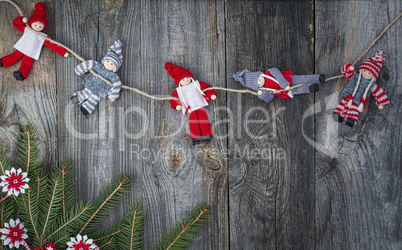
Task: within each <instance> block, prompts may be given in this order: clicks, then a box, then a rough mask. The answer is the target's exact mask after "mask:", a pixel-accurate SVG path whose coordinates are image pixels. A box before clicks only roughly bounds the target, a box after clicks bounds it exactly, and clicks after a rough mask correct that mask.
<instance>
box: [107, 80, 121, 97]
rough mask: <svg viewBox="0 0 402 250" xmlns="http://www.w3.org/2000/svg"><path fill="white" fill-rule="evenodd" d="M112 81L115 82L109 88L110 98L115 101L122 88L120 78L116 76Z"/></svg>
mask: <svg viewBox="0 0 402 250" xmlns="http://www.w3.org/2000/svg"><path fill="white" fill-rule="evenodd" d="M112 83H113V86H112V88H111V89H110V90H109V94H108V98H109V99H111V100H113V101H114V100H116V99H117V98H119V95H120V90H121V81H120V78H119V77H116V78H115V79H114V81H113V82H112Z"/></svg>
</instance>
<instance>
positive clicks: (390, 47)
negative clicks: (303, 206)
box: [314, 0, 402, 249]
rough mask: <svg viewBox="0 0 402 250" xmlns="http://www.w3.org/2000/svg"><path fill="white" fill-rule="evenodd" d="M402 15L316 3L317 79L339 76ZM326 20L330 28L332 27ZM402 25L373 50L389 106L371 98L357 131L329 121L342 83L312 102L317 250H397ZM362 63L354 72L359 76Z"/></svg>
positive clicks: (398, 7) (389, 5)
mask: <svg viewBox="0 0 402 250" xmlns="http://www.w3.org/2000/svg"><path fill="white" fill-rule="evenodd" d="M401 11H402V1H392V0H391V1H381V2H379V1H364V2H363V1H336V2H329V1H322V2H321V1H320V2H318V4H317V6H316V15H317V17H316V36H315V39H316V43H315V48H316V52H315V55H316V64H315V65H316V68H315V69H316V71H326V72H328V74H331V75H337V74H339V73H340V67H341V66H342V64H343V63H346V62H351V63H353V62H354V61H355V60H356V59H357V58H358V57H359V56H360V54H361V53H363V51H364V50H365V49H366V48H367V47H368V45H369V44H370V43H371V41H372V40H373V39H374V38H375V37H376V36H378V35H379V33H380V32H381V31H382V29H383V27H385V26H386V25H387V24H388V23H390V22H391V21H392V20H393V19H394V18H395V17H396V16H397V15H398V14H399V13H400V12H401ZM329 20H330V21H329ZM401 28H402V25H401V20H400V21H399V22H398V23H396V24H395V25H394V26H392V27H391V28H390V29H389V30H388V31H387V33H386V34H385V35H384V36H383V37H382V38H381V40H379V41H378V42H377V44H376V45H375V46H374V47H373V48H372V49H370V51H369V52H368V53H367V54H366V56H369V57H372V56H374V55H375V52H376V51H379V50H383V52H384V54H385V55H386V60H385V61H384V65H383V67H382V70H381V73H380V76H379V78H378V80H377V84H378V85H379V86H381V87H382V88H383V89H384V90H385V92H386V93H387V95H388V97H389V99H390V101H391V104H390V105H388V106H386V107H385V108H384V109H383V110H379V109H378V108H377V105H376V104H375V98H374V97H371V98H370V101H369V104H368V111H367V112H364V113H362V114H361V115H360V118H359V120H360V121H361V122H360V124H358V125H357V126H355V127H354V128H352V129H351V128H349V127H347V126H345V124H338V123H337V122H335V121H334V117H333V115H332V112H333V110H334V108H335V106H336V105H337V104H338V103H339V102H340V97H339V92H340V91H341V90H342V89H343V87H344V86H345V85H346V83H347V81H346V80H345V79H342V80H339V81H333V82H330V83H328V84H327V85H326V86H325V88H322V89H321V91H320V92H319V93H318V94H317V95H316V101H317V105H316V110H315V112H314V113H315V117H316V134H315V135H316V165H315V169H316V207H315V224H316V233H315V239H316V247H317V248H321V249H325V248H335V249H339V248H350V249H356V248H364V249H401V248H402V243H401V232H400V226H401V222H402V220H401V143H402V135H401V128H400V126H401V123H402V119H401V117H402V109H401V93H402V85H401V84H400V83H401V81H400V77H401V74H400V72H401V71H402V66H401V64H400V63H399V62H398V60H400V59H401V57H402V55H401V38H402V31H401ZM365 59H366V57H364V58H363V59H362V60H360V61H359V62H358V63H357V64H356V68H358V67H359V66H360V64H361V62H362V61H363V60H365Z"/></svg>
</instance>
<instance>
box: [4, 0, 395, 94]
mask: <svg viewBox="0 0 402 250" xmlns="http://www.w3.org/2000/svg"><path fill="white" fill-rule="evenodd" d="M0 2H7V3H10V4H11V5H12V6H14V7H15V9H16V10H17V11H18V13H19V14H20V16H25V15H24V13H23V12H22V10H21V9H20V7H19V6H18V5H17V4H16V3H14V2H13V1H11V0H0ZM401 16H402V12H401V13H399V15H398V16H397V17H396V18H395V19H394V20H393V21H392V22H391V23H389V24H388V25H387V26H386V27H385V28H384V30H383V31H382V32H381V33H380V35H378V36H377V37H376V38H375V39H374V40H373V41H372V42H371V43H370V45H369V47H368V48H367V49H366V50H365V51H364V52H363V53H362V54H361V55H360V56H359V58H357V59H356V61H354V62H353V65H355V64H356V63H357V62H358V61H359V60H360V59H361V58H362V57H363V56H364V55H365V54H366V53H367V52H368V51H369V50H370V49H371V48H372V47H373V46H374V44H375V43H376V42H377V41H378V40H379V39H380V38H381V37H382V36H383V35H384V33H385V32H386V31H387V30H388V29H389V28H390V27H391V26H392V25H393V24H394V23H396V21H397V20H398V19H399V18H400V17H401ZM25 25H26V27H27V28H28V29H30V30H31V31H32V32H34V33H36V34H38V35H39V36H41V37H42V38H44V39H46V40H48V41H51V42H52V43H54V44H56V45H58V46H60V47H63V48H65V49H66V50H67V51H68V52H70V53H71V54H72V55H73V56H75V57H76V58H77V59H78V60H80V61H81V62H84V61H85V59H84V58H83V57H82V56H81V55H79V54H78V53H76V52H75V51H73V50H72V49H70V48H69V47H67V46H65V45H64V44H62V43H59V42H57V41H55V40H52V39H50V38H48V37H46V36H44V35H42V34H40V33H39V32H37V31H35V30H33V29H32V28H31V27H29V25H28V24H27V23H26V24H25ZM89 72H91V73H92V74H93V75H94V76H96V77H98V78H99V79H101V80H102V81H104V82H106V83H107V84H108V85H110V86H112V85H113V84H112V83H111V82H110V81H109V80H107V79H105V78H104V77H102V76H101V75H99V74H97V73H95V72H94V71H93V70H92V69H90V70H89ZM342 77H343V75H338V76H333V77H329V78H327V79H326V81H327V82H328V81H332V80H336V79H339V78H342ZM301 85H302V84H298V85H295V86H292V87H290V89H294V88H297V87H300V86H301ZM121 87H122V88H123V89H128V90H131V91H134V92H136V93H138V94H140V95H143V96H146V97H148V98H150V99H154V100H157V101H165V100H179V99H178V98H176V97H171V96H164V97H158V96H153V95H150V94H148V93H146V92H144V91H142V90H139V89H137V88H134V87H129V86H126V85H122V86H121ZM211 89H216V90H224V91H228V92H236V93H248V94H252V95H257V96H258V93H257V92H256V91H252V90H248V89H245V90H238V89H230V88H223V87H211V88H207V89H204V90H203V91H204V92H205V91H207V90H211ZM283 91H287V90H285V89H281V90H277V91H275V93H274V94H277V93H281V92H283Z"/></svg>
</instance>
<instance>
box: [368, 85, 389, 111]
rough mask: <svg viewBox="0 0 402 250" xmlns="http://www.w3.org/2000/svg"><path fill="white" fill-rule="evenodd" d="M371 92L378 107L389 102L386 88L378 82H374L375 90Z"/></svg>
mask: <svg viewBox="0 0 402 250" xmlns="http://www.w3.org/2000/svg"><path fill="white" fill-rule="evenodd" d="M371 93H372V94H373V96H374V97H375V100H376V104H377V106H378V108H380V106H385V105H388V104H389V99H388V96H387V94H385V92H384V90H383V89H382V88H381V87H380V86H378V85H377V84H374V87H373V91H372V92H371Z"/></svg>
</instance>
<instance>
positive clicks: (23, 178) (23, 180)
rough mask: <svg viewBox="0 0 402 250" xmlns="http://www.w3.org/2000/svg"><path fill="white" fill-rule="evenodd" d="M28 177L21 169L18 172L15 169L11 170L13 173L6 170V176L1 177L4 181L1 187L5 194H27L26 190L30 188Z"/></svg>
mask: <svg viewBox="0 0 402 250" xmlns="http://www.w3.org/2000/svg"><path fill="white" fill-rule="evenodd" d="M27 175H28V174H27V173H26V172H22V170H21V169H20V168H19V169H18V170H15V168H11V171H10V170H6V174H5V175H2V176H0V178H1V180H2V182H0V186H1V187H3V192H7V195H12V194H14V195H15V196H18V195H19V194H20V193H25V189H28V188H29V185H28V184H27V183H28V181H29V178H27Z"/></svg>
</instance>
